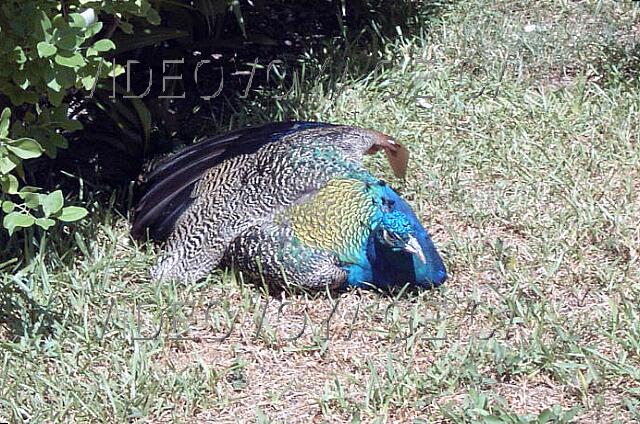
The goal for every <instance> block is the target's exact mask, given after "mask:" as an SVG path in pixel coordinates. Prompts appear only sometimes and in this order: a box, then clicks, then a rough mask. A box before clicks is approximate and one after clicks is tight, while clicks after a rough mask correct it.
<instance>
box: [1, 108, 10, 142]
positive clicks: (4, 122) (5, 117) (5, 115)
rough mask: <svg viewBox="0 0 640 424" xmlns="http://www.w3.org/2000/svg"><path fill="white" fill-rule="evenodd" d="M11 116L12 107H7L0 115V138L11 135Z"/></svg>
mask: <svg viewBox="0 0 640 424" xmlns="http://www.w3.org/2000/svg"><path fill="white" fill-rule="evenodd" d="M9 118H11V109H9V108H8V107H5V108H4V109H3V110H2V115H0V138H7V137H8V136H9V125H10V123H11V122H10V121H9Z"/></svg>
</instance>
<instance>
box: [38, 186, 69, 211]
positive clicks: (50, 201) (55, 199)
mask: <svg viewBox="0 0 640 424" xmlns="http://www.w3.org/2000/svg"><path fill="white" fill-rule="evenodd" d="M40 203H41V205H42V210H44V216H46V217H49V216H51V215H53V214H54V213H57V212H58V211H59V210H60V209H62V206H63V205H64V197H62V191H61V190H56V191H54V192H53V193H49V194H47V195H46V196H44V197H43V198H42V199H41V201H40Z"/></svg>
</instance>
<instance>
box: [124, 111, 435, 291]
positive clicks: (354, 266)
mask: <svg viewBox="0 0 640 424" xmlns="http://www.w3.org/2000/svg"><path fill="white" fill-rule="evenodd" d="M380 149H383V150H385V151H387V152H393V151H394V150H395V149H396V145H395V144H394V142H393V141H392V140H391V139H390V138H389V137H388V136H385V135H384V134H381V133H379V132H376V131H371V130H365V129H360V128H354V127H348V126H338V125H330V124H323V123H312V122H288V123H274V124H269V125H265V126H263V127H259V128H250V129H245V130H240V131H236V132H233V133H230V134H227V135H224V136H220V137H214V138H210V139H205V140H203V141H202V142H200V143H198V144H196V145H194V146H191V147H189V148H186V149H184V150H182V151H181V152H179V153H177V154H176V155H174V156H172V157H170V158H168V159H167V160H165V161H163V162H161V163H160V164H159V165H158V166H157V167H156V168H155V169H153V170H152V171H151V172H150V173H149V174H148V175H147V176H146V178H145V186H144V193H143V196H142V197H141V199H140V202H139V204H138V206H137V208H136V215H135V221H134V224H133V228H132V233H133V235H134V236H135V237H138V238H142V237H144V236H145V234H147V233H148V234H149V236H150V237H152V238H154V239H156V240H166V254H165V256H164V257H163V258H162V259H161V260H160V262H159V263H158V264H157V266H156V267H155V268H154V270H153V272H152V274H153V276H154V277H155V278H158V279H171V278H173V279H180V280H196V279H199V278H201V277H203V276H205V275H206V274H207V273H208V272H210V271H211V270H212V269H214V268H215V267H217V266H219V265H221V264H227V265H233V266H234V267H235V268H236V269H238V270H240V271H242V272H244V273H246V274H248V275H250V276H252V277H255V278H264V279H266V280H268V281H270V282H275V283H286V282H289V283H296V284H300V285H303V286H306V287H315V288H320V287H324V286H326V285H329V286H331V287H338V286H343V285H352V286H358V285H365V284H373V285H377V286H390V285H394V284H404V283H406V282H409V283H413V284H416V285H422V286H432V285H439V284H441V283H442V282H443V281H444V279H445V278H446V272H445V268H444V265H443V263H442V260H441V259H440V256H439V255H438V253H437V251H436V249H435V247H434V246H433V243H432V242H431V239H430V238H429V235H428V234H427V232H426V231H425V230H424V228H423V227H422V226H421V225H420V223H419V221H418V219H417V218H416V216H415V214H414V213H413V211H412V210H411V208H410V207H409V205H408V204H407V203H406V202H405V201H404V200H403V199H402V198H401V197H400V196H398V194H397V193H396V192H395V191H393V190H392V189H391V188H390V187H389V186H387V185H386V184H384V183H383V182H381V181H379V180H377V179H376V178H374V177H373V176H372V175H371V174H369V173H368V172H367V171H366V170H365V169H364V168H363V166H362V159H363V156H364V155H365V154H366V153H368V152H375V151H377V150H380Z"/></svg>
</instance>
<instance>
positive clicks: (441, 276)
mask: <svg viewBox="0 0 640 424" xmlns="http://www.w3.org/2000/svg"><path fill="white" fill-rule="evenodd" d="M394 194H395V192H394ZM394 197H396V198H395V199H389V198H387V199H384V202H385V205H384V207H383V213H382V217H381V220H380V223H379V225H378V226H377V227H376V228H375V230H374V242H373V243H371V244H370V246H369V249H368V257H369V261H370V263H371V268H372V271H373V272H372V274H373V275H372V279H373V283H374V284H376V285H378V286H386V287H388V286H392V285H402V284H405V283H410V284H412V285H416V286H420V287H437V286H439V285H441V284H442V283H443V282H444V281H445V280H446V278H447V272H446V269H445V266H444V263H443V262H442V259H441V258H440V255H439V254H438V251H437V250H436V248H435V246H434V245H433V242H432V241H431V237H429V234H428V233H427V231H426V230H425V229H424V227H423V226H422V225H421V224H420V222H419V221H418V218H417V217H416V215H415V214H414V213H413V210H411V207H410V206H409V205H408V204H407V203H406V202H405V201H404V200H403V199H402V198H400V197H399V196H397V195H396V196H394Z"/></svg>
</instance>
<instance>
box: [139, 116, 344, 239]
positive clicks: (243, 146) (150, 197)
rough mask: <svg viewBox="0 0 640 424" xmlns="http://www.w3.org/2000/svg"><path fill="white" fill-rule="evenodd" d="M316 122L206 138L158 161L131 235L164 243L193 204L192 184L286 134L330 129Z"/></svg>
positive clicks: (278, 124) (145, 181) (148, 178)
mask: <svg viewBox="0 0 640 424" xmlns="http://www.w3.org/2000/svg"><path fill="white" fill-rule="evenodd" d="M330 126H332V125H331V124H324V123H319V122H276V123H271V124H267V125H264V126H261V127H257V128H245V129H241V130H238V131H234V132H231V133H228V134H224V135H220V136H214V137H207V138H204V139H202V140H201V141H200V142H198V143H196V144H194V145H192V146H189V147H186V148H184V149H182V150H180V151H179V152H177V153H175V154H174V155H171V156H170V157H168V158H166V159H164V160H162V161H160V162H159V163H158V164H157V165H156V166H154V167H153V169H152V170H150V172H148V173H147V174H146V175H145V176H144V177H143V182H142V186H141V187H140V189H139V190H138V192H139V193H141V196H140V198H139V200H138V202H137V205H136V207H135V210H134V222H133V226H132V229H131V234H132V235H133V237H134V238H138V239H140V238H144V237H145V235H146V233H147V231H148V233H149V236H150V237H151V238H152V239H155V240H165V239H166V238H167V237H168V236H169V234H170V233H171V231H172V230H173V227H174V224H175V222H176V221H177V219H178V218H179V217H180V215H181V214H182V213H183V212H184V211H185V210H186V209H187V208H188V207H189V205H190V204H191V203H192V201H193V197H192V196H191V193H192V191H193V189H194V187H195V186H196V183H197V182H198V181H199V180H201V179H202V178H203V176H204V175H205V174H206V173H207V171H208V170H210V169H211V168H213V167H215V166H217V165H219V164H220V163H222V162H224V161H225V160H228V159H230V158H233V157H236V156H239V155H249V154H252V153H255V152H256V151H258V150H259V149H260V148H261V147H263V146H264V145H266V144H268V143H271V142H273V141H275V140H279V139H280V138H282V137H283V136H284V135H286V134H290V133H292V132H296V131H300V130H303V129H308V128H317V127H330Z"/></svg>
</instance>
